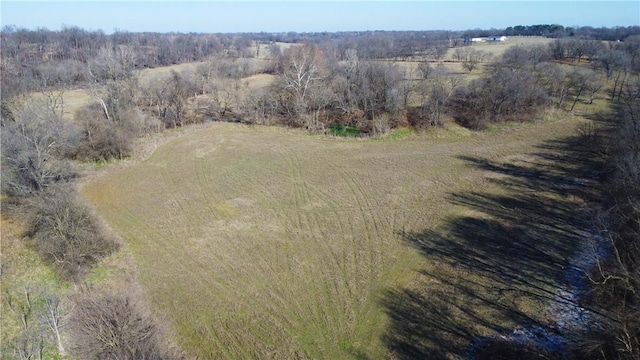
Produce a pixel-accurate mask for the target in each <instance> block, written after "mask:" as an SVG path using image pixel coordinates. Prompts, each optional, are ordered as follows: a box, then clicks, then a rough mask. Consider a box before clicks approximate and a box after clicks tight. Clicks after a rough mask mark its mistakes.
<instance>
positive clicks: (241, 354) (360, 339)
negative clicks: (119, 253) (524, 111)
mask: <svg viewBox="0 0 640 360" xmlns="http://www.w3.org/2000/svg"><path fill="white" fill-rule="evenodd" d="M578 121H579V120H576V119H575V118H566V119H560V120H558V119H556V120H553V121H543V122H539V123H536V124H527V125H522V126H516V127H510V128H508V129H505V130H497V131H495V132H494V133H491V134H489V133H486V134H471V133H469V132H466V131H455V129H451V130H448V131H447V130H441V131H439V132H438V134H437V136H430V135H418V134H412V135H409V136H407V137H403V138H402V139H400V140H397V139H377V140H361V139H340V138H329V137H323V136H309V135H306V134H304V133H302V132H298V131H293V130H286V129H282V128H271V127H258V126H256V127H246V126H241V125H237V124H223V123H216V124H211V125H210V126H209V127H207V128H204V129H202V130H199V131H198V132H190V133H186V134H184V135H182V136H180V137H178V138H174V139H172V140H169V141H168V142H167V143H165V144H164V145H162V146H160V147H158V148H157V150H156V151H155V152H154V153H153V154H152V155H151V156H150V157H149V158H148V159H146V160H144V161H142V162H140V163H138V164H135V165H132V166H126V167H120V168H113V169H110V170H109V171H106V172H105V173H104V174H102V175H101V176H98V177H96V178H94V179H92V180H91V181H89V182H88V183H86V184H85V185H84V186H83V188H82V192H83V194H84V196H85V197H86V198H87V199H88V200H89V201H90V202H91V203H92V204H94V206H95V207H96V209H97V211H98V212H99V214H100V215H101V216H102V217H104V218H105V219H106V221H107V222H108V223H109V224H110V225H111V226H112V227H113V228H114V230H115V231H116V232H117V233H118V234H120V235H121V236H122V237H123V238H124V239H125V241H126V242H127V244H128V251H130V252H131V254H132V256H133V259H134V262H135V268H136V271H137V274H138V276H139V278H140V281H141V283H142V284H143V285H144V287H145V290H146V291H147V293H148V294H149V296H150V299H151V302H152V303H153V304H154V306H155V307H156V309H157V310H158V312H160V313H161V314H163V315H164V316H165V317H166V319H167V320H168V321H169V323H170V324H171V325H172V326H173V328H174V330H175V332H176V333H177V334H178V342H179V343H180V345H181V346H182V347H183V348H184V349H185V350H186V351H187V352H188V353H189V354H190V355H192V356H193V357H196V358H203V359H205V358H275V359H283V358H324V359H345V358H354V359H355V358H358V359H366V358H372V359H377V358H384V357H385V356H386V355H388V354H389V352H394V353H403V352H406V353H408V354H411V349H409V348H408V347H410V346H415V347H416V351H419V352H420V354H421V356H425V354H431V355H432V356H436V357H439V358H456V357H460V356H463V354H462V353H461V351H465V350H464V349H465V347H466V346H468V345H469V344H470V342H471V341H472V340H473V338H474V337H476V336H484V335H490V334H494V333H496V331H500V330H504V329H509V328H512V327H514V326H516V325H518V324H522V322H523V318H526V319H530V320H531V321H540V322H542V321H544V316H545V314H544V311H542V310H543V309H544V308H545V307H546V304H547V302H548V296H547V297H545V294H549V293H551V292H553V291H554V287H555V285H556V280H557V275H558V271H560V270H558V271H551V270H550V271H542V272H540V273H538V274H533V273H534V270H533V269H529V268H527V267H525V266H526V265H530V266H531V267H534V265H536V264H535V263H533V261H530V262H529V263H525V262H524V261H523V259H522V258H519V257H518V256H514V257H513V259H510V258H509V256H507V255H506V253H504V252H503V251H506V250H509V252H510V251H513V252H514V254H515V255H518V249H519V248H517V247H516V248H514V247H513V246H514V245H513V244H516V245H518V246H521V244H520V243H519V241H529V242H530V241H532V239H531V238H530V237H527V236H520V237H517V236H515V235H514V236H511V235H510V234H511V232H514V233H515V232H516V229H517V226H516V225H517V224H516V225H514V224H512V223H513V222H514V221H515V220H514V219H512V218H507V217H506V216H502V215H504V214H502V213H500V212H498V211H490V210H495V209H493V207H491V209H489V208H483V207H482V206H481V205H480V204H481V202H480V201H472V200H473V199H476V200H477V199H478V198H477V196H479V195H477V194H486V196H487V197H489V196H492V197H502V198H508V197H510V196H517V195H518V194H520V193H521V192H522V187H517V186H515V185H514V186H505V185H504V184H505V181H506V179H507V178H509V177H510V175H509V174H507V172H506V171H497V170H496V169H500V168H501V167H504V168H505V169H514V168H519V167H521V168H522V169H523V171H524V169H537V168H540V163H539V162H538V161H548V160H544V159H548V158H547V157H544V156H541V155H539V153H545V154H553V153H555V152H556V150H553V149H550V148H544V149H542V148H540V145H541V144H544V143H546V142H549V141H552V140H553V139H559V138H562V137H565V136H568V135H570V134H572V133H573V131H574V128H575V125H576V123H577V122H578ZM541 149H542V150H541ZM483 161H484V162H483ZM482 164H484V165H486V166H481V165H482ZM487 164H495V166H494V167H491V166H488V165H487ZM509 164H510V165H509ZM509 166H511V167H509ZM514 176H515V175H514ZM465 194H466V195H468V196H469V197H465V196H466V195H465ZM471 194H476V198H474V197H473V196H471ZM540 194H541V195H540V199H544V200H545V201H547V200H548V201H549V203H550V204H551V203H553V200H554V199H556V198H557V199H559V200H565V198H564V197H563V196H564V195H558V194H556V193H553V192H550V191H542V190H541V192H540ZM536 196H537V195H536ZM491 204H493V203H491ZM498 205H501V206H503V207H505V206H506V207H509V206H511V205H508V204H498ZM498 205H496V206H495V207H496V209H499V208H500V206H498ZM550 206H551V205H550ZM511 207H512V208H513V206H511ZM513 211H515V212H516V213H517V214H521V215H522V216H523V217H526V215H525V214H526V211H525V209H522V210H521V212H520V210H518V208H517V207H515V208H514V210H513ZM507 213H509V212H508V211H507ZM540 213H543V211H542V210H541V211H540ZM536 216H542V215H539V214H538V215H536ZM469 219H475V220H476V222H475V223H474V222H472V224H487V225H486V226H484V227H483V226H477V227H472V226H466V227H464V226H463V225H465V221H468V220H469ZM494 223H495V224H494ZM454 225H455V226H454ZM458 225H459V226H458ZM467 225H469V224H467ZM501 226H502V227H501ZM496 229H506V230H504V231H502V232H499V233H500V234H501V235H500V236H496V238H495V239H493V237H492V235H493V234H497V232H496V231H497V230H496ZM475 231H477V232H478V233H477V234H476V233H475ZM465 234H466V235H465ZM505 234H506V235H505ZM476 235H477V236H478V238H480V239H484V241H486V245H488V244H492V245H495V246H496V247H494V248H490V249H492V251H494V252H496V259H494V260H491V261H496V262H499V263H501V264H508V265H512V266H513V268H512V271H513V275H512V278H511V280H514V281H515V282H514V283H513V284H511V285H505V284H502V285H504V286H505V287H508V288H509V289H510V290H511V291H509V292H505V293H504V294H503V293H500V294H499V293H498V292H497V291H495V292H487V291H486V288H487V287H488V286H489V284H494V285H495V284H498V283H499V281H498V280H501V279H502V278H500V279H496V274H495V273H494V272H492V271H491V268H488V270H487V266H485V267H484V268H479V267H474V264H477V262H478V261H480V262H481V261H482V260H483V259H482V256H484V257H485V258H488V257H490V256H491V255H490V254H491V252H489V250H487V252H485V253H484V254H483V253H481V252H480V248H478V249H477V251H475V252H474V251H473V250H474V244H473V243H471V242H470V239H471V238H473V239H475V238H476ZM548 235H549V234H547V236H548ZM532 236H533V235H532ZM496 239H497V240H500V242H499V243H496V244H494V243H492V240H496ZM508 239H513V241H509V240H508ZM431 240H432V241H431ZM497 240H496V241H497ZM559 241H567V239H566V238H561V237H558V238H557V239H556V238H555V237H553V236H551V237H550V238H548V239H546V240H545V241H542V240H540V244H539V246H540V248H539V251H540V252H545V251H546V250H547V249H550V250H549V253H550V254H551V253H552V254H553V255H549V256H553V259H554V262H552V263H551V264H550V265H546V267H554V269H556V270H557V269H561V267H562V264H563V261H564V260H563V259H565V257H566V256H569V255H570V253H571V249H570V246H569V245H570V244H569V243H567V244H565V245H566V246H564V247H555V245H557V242H559ZM475 245H477V244H475ZM481 248H482V249H485V248H484V247H481ZM447 249H449V250H451V251H453V253H451V251H449V252H447V251H446V250H447ZM465 252H469V257H468V258H465V257H460V256H461V255H463V254H465ZM520 253H523V251H521V250H520ZM455 255H460V256H458V257H456V256H455ZM546 260H548V259H547V258H545V261H546ZM487 262H488V261H487ZM513 262H521V263H522V266H523V270H525V272H524V273H522V274H521V273H519V272H518V271H517V270H514V269H517V268H518V264H514V263H513ZM546 267H545V268H546ZM528 275H531V276H530V277H527V276H528ZM522 279H524V280H526V281H524V280H522ZM502 280H504V282H505V283H508V280H509V279H502ZM520 280H522V281H520ZM469 294H476V295H477V296H470V295H469ZM423 299H425V301H426V300H428V301H426V302H425V304H422V303H421V302H422V300H423ZM482 299H484V301H483V300H482ZM431 302H432V303H433V304H437V305H438V306H439V307H438V311H435V310H434V311H433V312H429V310H430V309H432V308H431V307H429V306H427V305H429V304H430V303H431ZM463 302H464V303H463ZM414 307H415V308H414ZM510 314H519V315H520V316H508V315H510ZM416 321H420V324H422V325H424V324H427V325H430V326H431V325H433V326H435V328H428V329H429V334H431V335H425V334H422V333H420V332H419V331H418V332H414V331H413V330H416V329H418V330H422V329H424V326H422V327H421V326H413V325H412V324H414V322H416ZM439 324H443V325H442V326H439ZM445 325H449V326H448V327H447V326H445ZM490 325H491V326H490ZM405 343H409V344H413V345H406V344H405ZM418 346H419V347H420V348H418ZM416 354H417V353H416Z"/></svg>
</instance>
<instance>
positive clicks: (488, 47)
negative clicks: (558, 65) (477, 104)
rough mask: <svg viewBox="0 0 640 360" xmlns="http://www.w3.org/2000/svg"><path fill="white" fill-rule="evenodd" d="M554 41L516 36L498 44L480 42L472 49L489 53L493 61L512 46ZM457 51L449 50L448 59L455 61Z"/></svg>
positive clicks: (474, 44) (472, 45) (473, 45)
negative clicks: (454, 55) (454, 54)
mask: <svg viewBox="0 0 640 360" xmlns="http://www.w3.org/2000/svg"><path fill="white" fill-rule="evenodd" d="M552 41H553V39H549V38H545V37H536V36H523V37H519V36H514V37H507V41H497V42H486V41H483V42H479V43H473V44H471V47H472V48H474V49H478V50H482V51H485V52H488V53H490V54H492V55H493V59H497V58H498V57H500V56H502V54H503V53H504V51H505V50H506V49H508V48H509V47H511V46H514V45H539V44H549V43H551V42H552ZM454 52H455V49H449V51H448V52H447V55H446V57H445V58H446V59H453V53H454Z"/></svg>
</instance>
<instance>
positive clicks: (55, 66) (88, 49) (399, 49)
mask: <svg viewBox="0 0 640 360" xmlns="http://www.w3.org/2000/svg"><path fill="white" fill-rule="evenodd" d="M488 35H507V36H546V37H551V38H554V39H553V40H552V41H551V42H550V43H549V44H548V45H536V46H513V47H510V48H509V49H508V50H507V51H506V52H505V53H504V54H503V55H502V56H500V57H499V58H491V57H490V56H488V54H486V53H483V52H482V51H481V50H476V49H474V47H473V45H472V44H469V43H468V42H465V41H464V39H465V37H470V36H473V37H475V36H488ZM1 41H2V42H1V47H2V63H1V73H2V79H1V81H2V122H1V130H2V191H3V193H4V194H5V197H3V202H4V203H3V210H6V209H13V211H16V212H18V213H20V214H22V216H23V218H24V219H25V220H26V222H27V223H28V235H29V237H30V238H31V239H32V243H33V247H34V248H35V249H37V251H38V253H40V254H41V256H42V258H44V259H45V260H46V261H47V262H48V263H50V264H51V265H52V267H53V268H55V269H56V271H57V273H58V274H59V276H60V277H62V278H63V279H65V280H67V281H69V282H72V283H77V284H80V283H82V280H83V276H84V274H85V273H86V271H87V270H88V269H89V268H90V267H91V266H92V264H94V263H95V262H96V261H98V260H99V259H101V258H103V257H105V256H107V255H109V254H111V253H113V252H114V251H116V249H117V248H118V247H119V246H120V245H119V243H118V241H117V240H115V239H113V238H111V237H110V236H109V235H108V233H106V232H105V231H104V230H103V229H102V228H101V225H100V223H99V222H98V221H97V219H95V217H94V215H93V214H92V213H91V211H90V210H89V209H88V207H87V206H86V205H85V204H84V203H83V202H82V200H81V199H80V198H79V197H78V196H77V195H75V192H74V191H73V190H72V187H71V185H70V184H71V183H72V182H73V179H75V178H76V177H77V176H78V175H77V172H76V170H75V167H76V165H77V164H78V163H81V162H95V161H108V160H111V159H122V158H126V157H128V156H130V155H131V154H132V151H133V149H134V144H135V141H136V138H138V137H141V136H145V135H148V134H151V133H154V132H159V131H162V130H164V129H168V128H176V127H183V126H186V125H188V124H192V123H199V122H205V121H232V122H243V123H247V124H266V125H279V126H290V127H299V128H305V129H308V130H309V131H311V132H317V133H331V131H332V130H333V129H345V128H349V129H353V130H354V132H355V134H360V136H380V135H384V134H385V133H387V132H389V131H390V130H392V129H394V128H398V127H411V128H414V129H417V130H423V129H428V128H430V127H441V126H444V125H445V124H446V123H447V122H450V121H455V122H457V123H458V124H460V125H462V126H465V127H468V128H471V129H473V130H482V129H485V128H487V127H489V126H491V125H492V124H502V123H507V122H525V121H530V120H534V119H536V118H538V117H539V115H540V114H542V113H544V112H545V111H547V110H548V109H551V108H555V109H560V110H561V111H574V109H575V108H576V105H577V104H583V103H584V104H588V103H592V102H594V100H596V99H602V98H605V99H606V100H607V102H608V103H610V104H611V108H612V110H611V111H608V112H606V113H605V114H604V115H602V119H601V120H602V121H600V122H596V123H595V125H593V126H585V128H584V129H581V131H582V132H581V136H582V141H583V142H584V143H583V144H582V145H584V144H586V147H587V148H589V151H590V154H589V156H590V157H592V158H597V159H598V161H599V163H600V164H606V166H602V167H601V168H599V169H598V170H597V171H598V172H599V174H600V178H601V179H602V192H603V199H604V200H603V203H604V205H603V206H602V208H603V209H607V210H606V211H605V210H603V211H602V212H601V213H599V215H598V220H599V224H600V225H599V226H600V227H601V229H600V230H602V231H603V233H605V232H606V234H607V235H606V236H608V237H609V239H608V240H609V241H610V245H611V249H612V251H611V256H610V257H609V258H607V259H603V260H602V261H601V262H599V266H598V267H597V269H595V270H594V272H593V273H592V274H588V275H589V279H590V280H591V281H592V284H593V294H592V295H593V296H592V297H591V299H590V301H592V303H593V304H592V305H591V306H596V307H598V308H601V309H603V312H606V314H607V317H606V319H608V320H607V321H606V322H604V323H603V324H600V325H599V326H598V327H596V328H594V329H593V331H592V332H589V333H588V334H586V335H585V334H579V335H576V336H577V337H578V341H577V344H578V345H577V346H576V350H575V352H576V357H580V358H585V357H586V358H594V359H595V358H598V359H632V358H638V357H639V356H640V298H639V296H638V292H639V291H640V192H639V190H638V189H639V187H638V184H640V146H639V144H640V119H639V118H638V116H639V114H640V27H637V26H635V27H626V28H625V27H620V28H613V29H609V28H591V27H582V28H565V27H563V26H561V25H534V26H514V27H509V28H507V29H490V30H470V31H466V32H450V31H430V32H348V33H302V34H300V33H282V34H268V33H255V34H182V33H168V34H160V33H130V32H126V31H116V32H114V33H113V34H105V33H104V32H102V31H86V30H83V29H81V28H77V27H64V28H63V29H62V30H60V31H50V30H46V29H38V30H26V29H19V28H14V27H5V28H3V30H2V39H1ZM279 43H286V44H289V45H290V44H294V45H290V46H286V47H283V46H280V45H279ZM452 48H453V50H452ZM451 51H453V56H452V57H451V58H448V57H447V56H446V55H447V53H448V52H451ZM265 52H266V54H265ZM400 61H412V62H415V63H417V65H416V66H415V67H414V68H412V69H411V70H407V69H408V68H407V67H401V66H399V65H398V62H400ZM445 62H455V63H460V64H461V66H462V69H464V71H465V72H466V73H455V72H451V71H450V70H448V68H447V67H445V66H444V65H443V63H445ZM180 63H197V65H196V66H194V67H193V70H192V71H183V72H177V71H172V72H171V73H170V74H169V75H168V76H166V77H164V78H161V77H159V78H154V79H151V80H146V81H141V79H140V76H139V74H140V70H142V69H146V68H155V67H161V66H167V65H174V64H180ZM468 73H474V74H477V76H475V77H474V78H473V79H472V80H469V78H468V77H466V76H465V75H466V74H468ZM257 74H266V75H269V76H272V77H273V81H272V82H271V83H270V85H268V86H266V87H263V88H250V87H248V86H247V85H245V83H243V81H242V80H243V79H246V78H248V77H250V76H253V75H257ZM71 89H86V90H87V91H89V92H90V94H91V98H92V101H91V103H90V104H89V105H87V106H84V107H83V108H81V109H79V110H78V111H77V112H76V113H75V114H73V120H74V121H72V122H69V121H66V120H65V119H63V115H64V101H63V94H64V91H65V90H67V91H68V90H71ZM123 294H124V292H123V293H122V294H115V295H114V294H103V293H100V292H97V291H90V290H87V291H86V292H83V293H82V294H80V295H77V298H76V299H72V300H73V301H75V304H76V306H75V307H73V311H72V313H71V314H70V315H69V319H70V321H71V323H70V324H71V325H70V326H69V328H68V329H67V331H69V334H71V335H72V336H71V339H72V340H71V342H70V344H69V346H68V347H67V348H66V349H65V348H64V347H63V343H62V340H61V337H60V326H59V322H60V315H59V314H58V303H59V300H58V299H57V297H55V296H45V295H43V296H44V298H45V299H46V300H45V303H46V307H45V309H46V311H44V312H43V313H42V314H41V316H42V319H44V320H42V319H32V317H35V315H33V313H32V312H31V308H30V307H21V308H20V310H16V311H22V312H23V315H24V332H23V335H22V337H21V338H20V339H18V340H19V341H16V342H15V343H13V344H2V346H3V354H6V356H7V357H15V358H24V359H28V358H29V359H31V358H42V357H43V355H42V354H43V353H42V351H43V347H44V346H45V344H47V343H57V345H58V346H57V347H58V350H59V352H60V353H68V354H72V355H75V356H77V357H78V358H116V357H120V358H153V359H156V358H158V359H161V358H162V359H164V358H179V357H180V356H179V355H177V353H176V352H175V351H172V350H171V349H168V348H165V347H163V345H162V341H161V338H162V336H161V329H160V327H159V326H158V324H157V323H156V322H154V320H153V319H151V318H150V316H149V315H148V313H147V312H145V309H144V307H143V306H141V305H138V303H137V301H136V300H135V299H133V298H130V297H127V295H123ZM27 298H28V295H27ZM9 306H11V304H9ZM29 306H31V305H29ZM101 318H112V319H114V320H113V321H112V322H111V324H112V325H113V324H117V323H118V321H128V320H125V319H135V321H133V324H132V325H131V326H127V327H124V328H118V329H115V330H114V329H111V328H109V327H108V326H109V325H108V324H105V323H102V322H100V319H101ZM29 321H31V322H32V323H33V324H35V323H38V324H41V323H43V321H44V323H45V324H48V325H47V326H44V327H43V326H35V325H29V324H30V323H29ZM113 331H120V332H122V333H121V334H119V335H118V336H119V339H121V340H122V341H124V342H126V343H127V344H126V346H122V347H109V346H107V345H106V344H105V343H103V342H101V340H100V339H103V338H104V336H105V334H107V333H109V332H113ZM52 334H53V335H52ZM3 356H5V355H3Z"/></svg>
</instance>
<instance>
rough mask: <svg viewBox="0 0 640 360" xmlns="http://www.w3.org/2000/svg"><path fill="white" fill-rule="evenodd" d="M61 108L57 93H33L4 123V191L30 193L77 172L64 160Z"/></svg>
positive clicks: (15, 193) (24, 194) (64, 179)
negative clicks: (35, 94)
mask: <svg viewBox="0 0 640 360" xmlns="http://www.w3.org/2000/svg"><path fill="white" fill-rule="evenodd" d="M61 111H62V103H61V102H60V99H59V98H58V97H56V96H53V97H49V96H47V95H46V94H43V95H41V96H31V97H29V98H27V99H26V101H25V103H24V105H22V106H20V107H18V108H17V109H15V110H14V111H13V112H12V113H13V117H14V121H12V122H5V123H4V124H3V125H4V126H3V129H2V158H3V161H2V168H3V181H2V187H3V190H4V191H7V192H8V193H10V194H13V195H19V196H28V195H32V194H34V193H36V192H38V191H41V190H43V189H45V188H46V187H48V186H50V185H51V184H53V183H55V182H58V181H67V180H69V179H70V178H71V177H73V176H74V171H73V167H72V166H71V164H70V163H68V162H67V161H65V160H62V151H63V149H64V147H65V146H66V143H65V139H64V137H63V136H62V134H63V132H62V131H63V122H62V113H61Z"/></svg>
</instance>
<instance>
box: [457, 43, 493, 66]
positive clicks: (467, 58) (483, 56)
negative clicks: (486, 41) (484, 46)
mask: <svg viewBox="0 0 640 360" xmlns="http://www.w3.org/2000/svg"><path fill="white" fill-rule="evenodd" d="M463 51H464V58H463V59H462V67H463V68H464V69H465V70H467V71H469V72H472V71H473V70H474V69H476V68H477V67H478V65H479V64H480V63H482V62H483V61H485V60H487V59H488V58H489V54H487V53H485V52H484V51H482V50H476V49H471V48H468V47H467V48H463Z"/></svg>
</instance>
